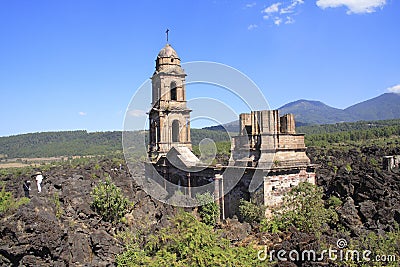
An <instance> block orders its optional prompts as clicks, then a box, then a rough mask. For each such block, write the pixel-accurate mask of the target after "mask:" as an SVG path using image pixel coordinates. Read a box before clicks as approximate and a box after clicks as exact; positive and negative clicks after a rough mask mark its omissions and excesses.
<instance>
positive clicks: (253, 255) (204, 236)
mask: <svg viewBox="0 0 400 267" xmlns="http://www.w3.org/2000/svg"><path fill="white" fill-rule="evenodd" d="M170 221H171V223H170V224H169V226H167V227H165V228H162V229H161V230H160V231H158V232H157V233H154V234H151V235H150V236H147V237H145V238H144V239H143V240H142V241H143V242H138V240H137V238H134V239H130V240H131V242H127V244H126V250H125V252H124V253H122V254H120V255H118V256H117V258H116V262H117V265H118V266H132V267H133V266H154V267H156V266H157V267H158V266H176V267H178V266H179V267H180V266H204V267H206V266H238V267H250V266H269V265H270V263H269V262H268V261H264V262H261V261H260V260H258V259H257V249H256V248H253V247H252V246H232V245H231V244H230V242H229V240H227V239H224V238H221V236H220V235H219V234H218V233H217V232H214V230H213V229H212V227H211V226H209V225H206V224H204V223H202V222H199V221H198V220H197V219H196V218H195V217H194V216H193V215H192V214H190V213H187V212H181V213H179V214H178V215H177V216H176V217H174V218H172V219H171V220H170Z"/></svg>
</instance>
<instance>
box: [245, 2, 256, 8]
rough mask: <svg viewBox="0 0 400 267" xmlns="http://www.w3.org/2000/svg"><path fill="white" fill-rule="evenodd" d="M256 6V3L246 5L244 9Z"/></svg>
mask: <svg viewBox="0 0 400 267" xmlns="http://www.w3.org/2000/svg"><path fill="white" fill-rule="evenodd" d="M255 5H256V2H252V3H248V4H246V8H252V7H254V6H255Z"/></svg>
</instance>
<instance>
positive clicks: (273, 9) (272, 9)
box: [262, 2, 282, 14]
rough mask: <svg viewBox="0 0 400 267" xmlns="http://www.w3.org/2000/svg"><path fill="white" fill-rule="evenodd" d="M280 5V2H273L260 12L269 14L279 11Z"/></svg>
mask: <svg viewBox="0 0 400 267" xmlns="http://www.w3.org/2000/svg"><path fill="white" fill-rule="evenodd" d="M280 5H282V3H279V2H278V3H275V4H272V5H270V6H269V7H267V8H265V9H264V10H263V11H262V13H265V14H271V13H276V12H278V11H279V6H280Z"/></svg>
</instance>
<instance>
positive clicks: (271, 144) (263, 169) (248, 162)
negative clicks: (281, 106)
mask: <svg viewBox="0 0 400 267" xmlns="http://www.w3.org/2000/svg"><path fill="white" fill-rule="evenodd" d="M239 122H240V133H239V135H238V136H236V137H233V140H232V148H233V149H232V158H231V163H233V165H234V166H238V167H246V168H247V169H248V170H249V171H250V170H251V171H250V174H251V176H252V177H251V178H252V179H255V180H257V179H259V180H261V181H260V183H261V186H259V187H258V188H254V189H255V190H254V192H253V193H252V194H251V196H250V198H251V199H252V200H253V202H255V203H258V204H261V205H265V206H267V207H268V208H269V209H268V210H270V209H271V208H273V207H274V206H276V205H279V204H280V203H281V201H282V197H283V195H284V193H285V192H286V191H288V190H289V189H290V188H291V187H293V186H296V185H298V184H299V183H300V182H309V183H312V184H315V170H314V169H315V166H314V165H312V164H311V163H310V159H309V158H308V157H307V155H306V146H305V144H304V134H297V133H296V126H295V121H294V115H293V114H286V115H284V116H282V117H279V113H278V111H277V110H262V111H252V112H251V113H245V114H240V117H239ZM252 191H253V190H252Z"/></svg>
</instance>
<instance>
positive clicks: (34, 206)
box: [0, 160, 174, 266]
mask: <svg viewBox="0 0 400 267" xmlns="http://www.w3.org/2000/svg"><path fill="white" fill-rule="evenodd" d="M98 165H100V166H101V168H96V167H95V165H94V164H91V165H89V166H84V167H81V166H78V167H76V168H73V167H70V168H67V167H63V166H59V167H55V168H52V169H51V170H49V171H48V172H45V175H46V177H47V178H46V179H45V180H44V182H43V183H42V188H43V190H42V192H41V193H40V194H38V193H37V191H36V185H35V184H33V185H32V191H31V196H32V198H31V201H30V203H28V204H27V205H24V206H22V207H20V208H19V209H18V210H17V211H16V212H15V213H14V214H12V215H1V217H0V220H1V224H0V266H83V265H85V266H114V265H115V256H116V255H117V254H119V253H121V251H122V249H123V244H122V243H121V240H118V239H116V237H115V235H116V233H117V232H118V229H120V230H123V229H128V228H129V227H131V228H134V229H137V230H140V231H142V232H150V231H152V230H153V228H156V227H162V224H163V223H165V221H166V219H164V220H163V219H162V218H167V217H168V216H170V215H173V214H174V210H173V208H172V207H170V206H167V205H165V204H163V203H160V202H157V201H154V200H152V199H151V198H150V197H149V196H148V195H147V194H146V193H145V192H144V191H142V190H141V189H140V188H139V187H138V186H137V185H136V183H135V182H134V180H133V179H132V177H131V176H130V174H129V173H128V172H126V171H125V170H118V171H115V166H113V165H112V163H111V161H108V160H105V161H101V162H99V163H98ZM113 169H114V170H113ZM125 169H126V168H125ZM93 174H96V175H97V176H96V177H100V178H94V176H93ZM108 175H110V177H111V179H112V181H113V183H114V184H116V185H117V186H119V187H120V188H121V189H122V191H123V192H124V194H125V195H126V196H128V197H129V198H130V200H131V201H133V202H134V203H135V208H134V209H133V210H132V212H131V213H130V214H127V225H125V224H122V223H118V224H116V225H112V224H111V223H109V222H105V221H103V220H102V219H101V217H100V216H99V215H98V214H97V213H95V212H94V211H93V210H92V209H91V207H90V203H91V196H90V192H91V191H92V189H93V187H94V186H95V185H96V184H97V183H98V182H101V181H102V179H104V177H106V176H108ZM28 178H29V177H5V178H4V179H3V180H7V187H6V190H7V191H11V192H13V194H14V196H19V197H22V196H23V191H22V186H21V185H22V181H23V180H25V179H28ZM11 181H12V182H11ZM55 197H58V200H59V203H60V209H61V214H60V215H59V216H58V217H57V216H56V214H57V210H56V205H55ZM138 218H140V219H138Z"/></svg>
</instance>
